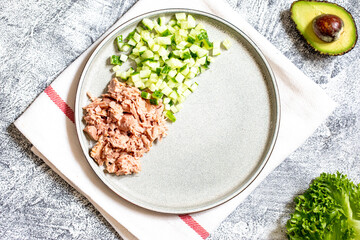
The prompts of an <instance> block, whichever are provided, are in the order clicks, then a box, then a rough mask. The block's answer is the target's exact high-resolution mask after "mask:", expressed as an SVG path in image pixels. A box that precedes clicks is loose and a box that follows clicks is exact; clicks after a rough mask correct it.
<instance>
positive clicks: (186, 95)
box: [183, 89, 191, 97]
mask: <svg viewBox="0 0 360 240" xmlns="http://www.w3.org/2000/svg"><path fill="white" fill-rule="evenodd" d="M190 94H191V91H190V90H189V89H186V90H185V92H184V93H183V96H184V97H188V96H189V95H190Z"/></svg>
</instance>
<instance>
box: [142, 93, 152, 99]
mask: <svg viewBox="0 0 360 240" xmlns="http://www.w3.org/2000/svg"><path fill="white" fill-rule="evenodd" d="M141 97H142V98H144V99H150V98H151V94H150V93H148V92H141Z"/></svg>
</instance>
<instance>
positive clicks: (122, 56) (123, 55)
mask: <svg viewBox="0 0 360 240" xmlns="http://www.w3.org/2000/svg"><path fill="white" fill-rule="evenodd" d="M127 59H128V56H127V55H125V54H120V61H122V62H126V61H127Z"/></svg>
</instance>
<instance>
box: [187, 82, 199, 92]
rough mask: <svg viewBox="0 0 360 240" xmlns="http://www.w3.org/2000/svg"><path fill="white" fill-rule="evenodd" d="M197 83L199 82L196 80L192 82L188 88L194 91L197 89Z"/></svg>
mask: <svg viewBox="0 0 360 240" xmlns="http://www.w3.org/2000/svg"><path fill="white" fill-rule="evenodd" d="M198 85H199V84H198V83H197V82H194V83H193V85H191V87H189V90H190V91H191V92H194V91H195V90H196V89H197V87H198Z"/></svg>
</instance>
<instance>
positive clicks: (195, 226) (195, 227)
mask: <svg viewBox="0 0 360 240" xmlns="http://www.w3.org/2000/svg"><path fill="white" fill-rule="evenodd" d="M179 217H180V218H181V219H182V220H183V221H184V222H185V223H186V224H187V225H188V226H189V227H191V228H192V229H193V230H194V231H195V232H196V233H197V234H199V235H200V237H202V239H206V238H207V237H208V236H209V235H210V234H209V233H208V232H207V231H206V230H205V228H203V227H202V226H201V225H200V224H199V223H198V222H196V221H195V219H193V218H192V217H191V216H190V215H188V214H185V215H179Z"/></svg>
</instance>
